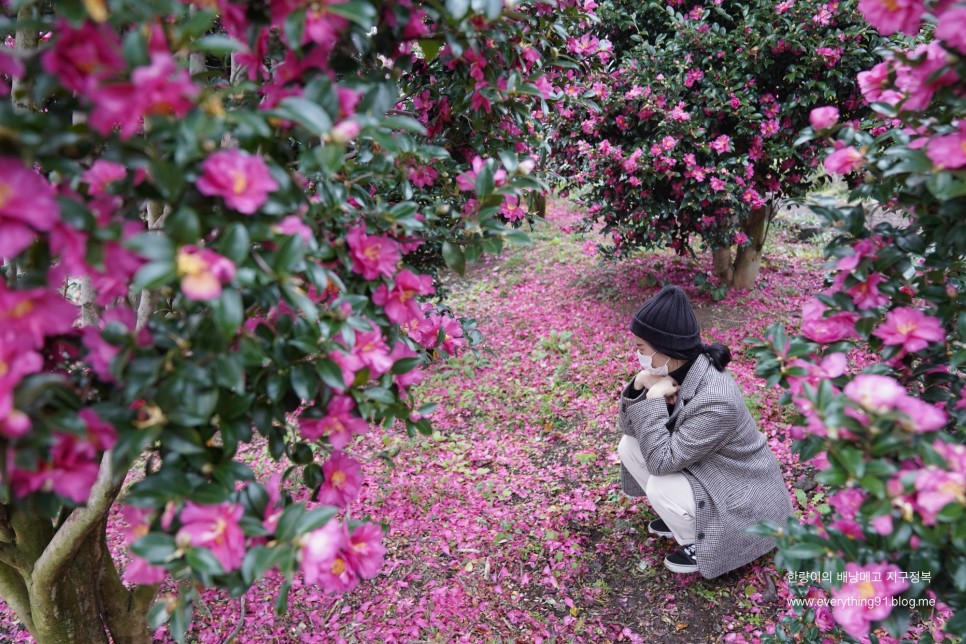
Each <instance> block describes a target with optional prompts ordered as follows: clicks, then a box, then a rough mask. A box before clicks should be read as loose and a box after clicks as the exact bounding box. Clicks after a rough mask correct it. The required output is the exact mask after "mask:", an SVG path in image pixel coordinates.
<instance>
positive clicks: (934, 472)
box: [913, 466, 966, 525]
mask: <svg viewBox="0 0 966 644" xmlns="http://www.w3.org/2000/svg"><path fill="white" fill-rule="evenodd" d="M914 485H915V487H916V496H915V500H914V501H913V507H914V508H915V509H916V511H917V512H918V513H919V515H920V516H921V517H922V522H923V523H924V524H925V525H936V515H937V514H939V513H940V512H941V511H942V509H943V508H945V507H946V506H947V505H949V504H950V503H961V504H966V474H963V473H962V472H947V471H946V470H941V469H939V468H938V467H934V466H930V467H927V468H925V469H922V470H919V472H918V473H917V474H916V478H915V481H914Z"/></svg>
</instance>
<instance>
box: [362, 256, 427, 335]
mask: <svg viewBox="0 0 966 644" xmlns="http://www.w3.org/2000/svg"><path fill="white" fill-rule="evenodd" d="M434 290H435V289H434V288H433V278H432V277H430V276H429V275H416V274H415V273H413V272H411V271H408V270H405V269H403V270H401V271H399V272H398V273H397V274H396V278H395V279H394V280H393V287H392V289H390V288H389V287H388V286H386V285H385V284H380V285H379V288H377V289H376V291H375V292H374V293H373V294H372V301H373V302H374V303H375V304H378V305H379V306H381V307H383V308H384V309H385V310H386V317H387V318H389V320H390V321H392V322H395V323H397V324H405V323H406V322H409V321H410V320H412V319H413V318H418V317H422V314H423V313H422V310H420V308H419V302H418V301H417V300H416V296H417V295H431V294H432V293H433V292H434Z"/></svg>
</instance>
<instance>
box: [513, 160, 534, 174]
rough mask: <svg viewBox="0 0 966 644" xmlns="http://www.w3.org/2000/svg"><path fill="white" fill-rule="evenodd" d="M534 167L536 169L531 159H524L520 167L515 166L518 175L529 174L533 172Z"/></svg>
mask: <svg viewBox="0 0 966 644" xmlns="http://www.w3.org/2000/svg"><path fill="white" fill-rule="evenodd" d="M535 167H537V164H536V162H535V161H534V160H533V159H524V160H523V161H521V162H520V165H519V166H517V170H518V171H519V172H520V174H530V173H531V172H533V169H534V168H535Z"/></svg>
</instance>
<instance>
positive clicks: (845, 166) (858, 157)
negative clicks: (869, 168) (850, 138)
mask: <svg viewBox="0 0 966 644" xmlns="http://www.w3.org/2000/svg"><path fill="white" fill-rule="evenodd" d="M864 162H865V155H863V154H862V153H861V152H859V151H858V150H857V149H855V148H854V147H853V146H851V145H850V146H847V147H844V148H841V149H839V150H836V151H835V152H833V153H832V154H830V155H828V157H826V158H825V162H824V164H823V165H824V166H825V170H826V171H827V172H829V173H830V174H848V173H850V172H852V171H853V170H858V169H859V168H861V167H862V164H863V163H864Z"/></svg>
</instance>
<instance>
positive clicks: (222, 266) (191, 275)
mask: <svg viewBox="0 0 966 644" xmlns="http://www.w3.org/2000/svg"><path fill="white" fill-rule="evenodd" d="M177 272H178V276H179V277H180V278H181V292H182V293H184V295H185V297H187V298H188V299H191V300H214V299H217V298H218V296H219V295H221V289H222V286H223V285H225V284H227V283H229V282H231V281H232V280H233V279H235V263H234V262H232V261H231V260H230V259H228V258H227V257H224V256H222V255H219V254H218V253H216V252H215V251H213V250H211V249H208V248H198V247H197V246H194V245H190V244H189V245H187V246H183V247H182V248H181V249H180V250H179V251H178V257H177Z"/></svg>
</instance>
